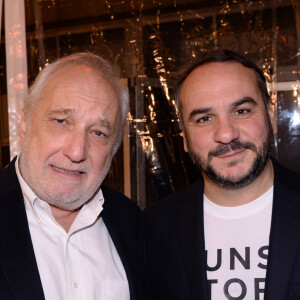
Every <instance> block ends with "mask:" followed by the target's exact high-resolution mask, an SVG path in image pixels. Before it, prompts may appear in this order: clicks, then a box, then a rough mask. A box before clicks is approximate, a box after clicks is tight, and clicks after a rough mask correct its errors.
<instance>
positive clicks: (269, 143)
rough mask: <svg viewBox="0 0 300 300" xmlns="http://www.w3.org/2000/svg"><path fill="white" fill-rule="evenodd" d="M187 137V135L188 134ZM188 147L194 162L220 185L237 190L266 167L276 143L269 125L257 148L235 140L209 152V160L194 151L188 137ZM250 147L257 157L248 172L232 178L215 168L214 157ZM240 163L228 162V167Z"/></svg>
mask: <svg viewBox="0 0 300 300" xmlns="http://www.w3.org/2000/svg"><path fill="white" fill-rule="evenodd" d="M186 137H187V135H186ZM186 141H187V148H188V151H189V155H190V157H191V159H192V161H193V163H194V164H195V165H196V166H197V167H198V168H199V169H200V170H201V171H202V172H203V173H204V174H205V175H206V176H207V177H208V178H209V179H211V180H212V181H213V182H215V183H216V184H217V185H218V186H220V187H222V188H225V189H227V190H235V189H240V188H243V187H245V186H247V185H249V184H250V183H252V182H253V181H254V180H255V179H256V178H257V177H258V176H259V175H260V174H261V173H262V171H263V170H264V169H265V166H266V164H267V162H268V160H269V157H270V153H271V150H272V147H273V143H274V135H273V130H272V129H271V128H270V126H269V130H268V135H267V136H266V138H265V140H264V141H263V143H262V145H261V147H260V148H257V147H256V145H255V144H253V143H252V142H242V141H239V140H234V141H232V142H231V143H229V144H226V145H220V146H219V147H217V148H216V149H215V150H212V151H210V152H209V154H208V157H207V160H205V159H204V158H203V157H202V156H200V155H199V153H196V152H194V151H193V150H192V149H191V147H190V143H189V140H188V138H186ZM246 149H249V150H251V151H253V152H254V153H255V158H254V160H253V162H252V164H251V166H250V168H249V170H248V172H247V173H245V174H244V175H241V176H240V177H237V178H230V176H227V177H225V176H223V175H221V174H220V173H218V172H217V170H215V168H214V167H213V166H212V164H211V161H212V159H213V158H214V157H218V156H220V155H224V154H226V153H228V152H230V151H232V150H246ZM237 164H238V161H233V162H230V163H228V167H233V166H235V165H237Z"/></svg>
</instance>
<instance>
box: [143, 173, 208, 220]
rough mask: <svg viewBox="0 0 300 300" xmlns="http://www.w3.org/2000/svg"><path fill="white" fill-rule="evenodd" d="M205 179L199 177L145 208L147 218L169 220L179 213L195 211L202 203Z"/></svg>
mask: <svg viewBox="0 0 300 300" xmlns="http://www.w3.org/2000/svg"><path fill="white" fill-rule="evenodd" d="M203 186H204V185H203V180H202V178H200V179H198V180H197V181H195V182H194V183H192V184H190V185H188V186H187V187H185V188H184V189H182V190H179V191H178V192H176V193H175V194H173V195H170V196H168V197H166V198H164V199H162V200H160V201H159V202H158V203H155V204H154V205H152V206H150V207H148V208H147V209H146V210H145V216H146V218H147V219H153V220H154V221H155V219H157V221H158V222H167V220H168V219H174V218H176V217H177V215H178V213H179V212H180V213H183V214H184V213H185V212H191V211H195V210H197V209H198V207H200V206H201V205H202V199H203Z"/></svg>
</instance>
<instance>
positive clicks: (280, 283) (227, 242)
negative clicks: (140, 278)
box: [146, 50, 300, 300]
mask: <svg viewBox="0 0 300 300" xmlns="http://www.w3.org/2000/svg"><path fill="white" fill-rule="evenodd" d="M176 101H177V106H178V111H179V117H180V122H181V126H182V133H183V141H184V149H185V151H186V152H188V153H189V155H190V157H191V158H192V160H193V162H194V163H195V164H196V165H197V166H198V167H199V169H200V170H201V173H202V178H200V179H199V180H198V181H197V182H195V183H194V184H192V185H190V186H188V187H187V188H185V189H184V190H182V191H180V192H178V193H177V194H175V195H172V196H171V197H170V198H168V199H166V201H164V202H162V203H161V204H160V205H158V206H156V207H152V208H149V209H148V210H147V218H146V237H147V243H146V254H147V255H146V257H147V272H148V276H149V284H150V287H151V289H152V292H153V298H154V299H155V300H158V299H172V300H182V299H184V300H199V299H201V300H208V299H213V300H220V299H230V300H232V299H249V300H253V299H255V300H256V299H258V300H259V299H268V300H276V299H278V300H283V299H299V297H300V262H299V259H300V252H299V248H300V188H299V187H300V175H299V174H298V173H295V172H292V171H289V170H287V169H285V168H284V167H283V166H281V165H280V164H279V163H278V162H276V161H275V160H274V159H272V158H271V157H270V152H271V148H272V145H273V140H274V133H276V123H275V116H274V112H273V109H272V103H271V101H270V97H269V94H268V91H267V86H266V81H265V78H264V75H263V73H262V71H261V70H260V69H259V68H258V67H257V66H256V65H255V64H254V63H252V62H251V61H249V60H247V59H246V58H245V57H243V56H241V55H239V54H237V53H235V52H233V51H229V50H217V51H212V52H209V53H206V54H204V55H203V57H202V58H201V59H200V60H199V61H198V63H196V64H195V65H193V66H192V67H191V68H190V69H189V70H188V71H187V73H186V74H185V75H184V76H183V78H182V79H181V80H180V81H179V84H178V88H177V93H176Z"/></svg>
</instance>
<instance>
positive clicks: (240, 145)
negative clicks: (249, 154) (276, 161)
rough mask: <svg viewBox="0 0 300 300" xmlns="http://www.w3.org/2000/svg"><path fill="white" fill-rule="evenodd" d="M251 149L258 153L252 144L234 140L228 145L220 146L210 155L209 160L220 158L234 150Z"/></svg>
mask: <svg viewBox="0 0 300 300" xmlns="http://www.w3.org/2000/svg"><path fill="white" fill-rule="evenodd" d="M243 149H250V150H252V151H254V152H257V148H256V146H255V145H254V144H253V143H251V142H242V141H239V140H234V141H232V142H230V143H229V144H226V145H220V146H218V147H217V148H216V149H215V150H212V151H210V152H209V153H208V159H209V160H211V159H212V157H218V156H221V155H224V154H227V153H229V152H230V151H234V150H243Z"/></svg>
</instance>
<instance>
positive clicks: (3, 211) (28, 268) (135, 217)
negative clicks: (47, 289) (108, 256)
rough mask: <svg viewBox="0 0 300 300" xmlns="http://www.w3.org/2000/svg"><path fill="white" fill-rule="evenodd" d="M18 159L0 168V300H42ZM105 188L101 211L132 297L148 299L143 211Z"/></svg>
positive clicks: (42, 294) (123, 197) (132, 299)
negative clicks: (18, 171) (145, 293)
mask: <svg viewBox="0 0 300 300" xmlns="http://www.w3.org/2000/svg"><path fill="white" fill-rule="evenodd" d="M14 162H15V160H14V161H13V162H12V163H11V164H10V165H9V166H8V168H7V169H3V170H0V299H1V300H12V299H14V300H16V299H19V300H21V299H22V300H25V299H27V300H41V299H44V293H43V289H42V284H41V280H40V276H39V272H38V267H37V263H36V259H35V256H34V250H33V245H32V241H31V237H30V232H29V227H28V222H27V216H26V212H25V206H24V200H23V195H22V191H21V188H20V185H19V181H18V179H17V175H16V172H15V166H14ZM102 191H103V195H104V198H105V203H104V206H103V211H102V213H101V214H102V217H103V220H104V223H105V225H106V227H107V229H108V231H109V234H110V236H111V238H112V240H113V242H114V244H115V246H116V249H117V251H118V253H119V255H120V258H121V261H122V263H123V266H124V269H125V271H126V275H127V279H128V282H129V289H130V299H131V300H140V299H144V298H143V295H142V294H143V289H142V284H143V282H142V281H143V278H144V276H143V271H144V270H143V260H142V255H141V253H142V249H141V248H142V246H141V244H140V242H141V230H140V229H141V226H140V221H141V219H140V218H141V213H140V210H139V209H138V208H137V207H136V205H135V204H134V203H133V202H132V201H130V200H129V199H128V198H126V197H125V196H123V195H122V194H120V193H118V192H117V191H115V190H113V189H111V188H107V187H103V188H102ZM45 259H47V257H45ZM51 300H52V299H51ZM53 300H56V299H53Z"/></svg>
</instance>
